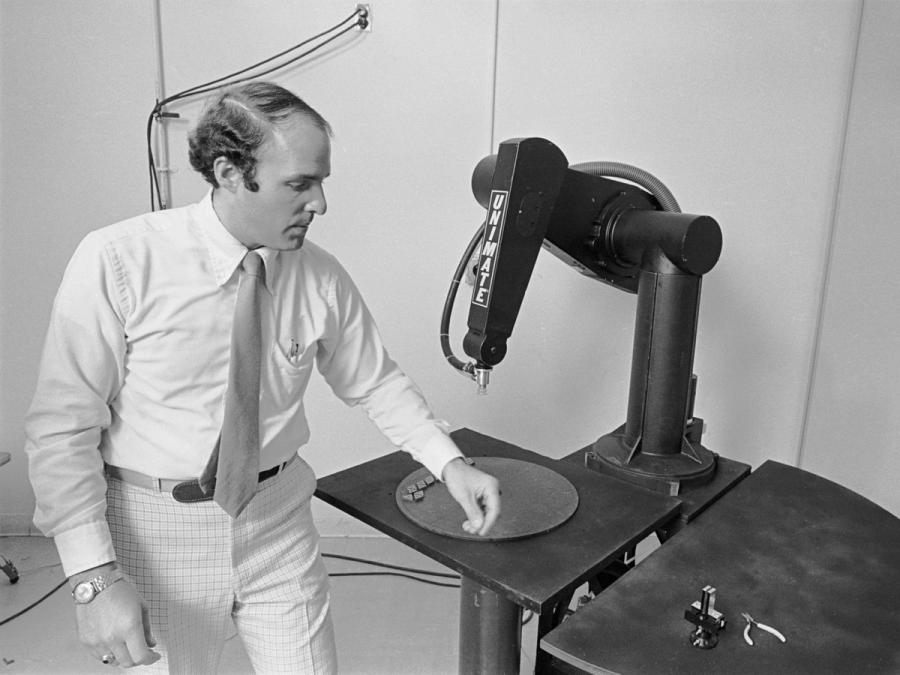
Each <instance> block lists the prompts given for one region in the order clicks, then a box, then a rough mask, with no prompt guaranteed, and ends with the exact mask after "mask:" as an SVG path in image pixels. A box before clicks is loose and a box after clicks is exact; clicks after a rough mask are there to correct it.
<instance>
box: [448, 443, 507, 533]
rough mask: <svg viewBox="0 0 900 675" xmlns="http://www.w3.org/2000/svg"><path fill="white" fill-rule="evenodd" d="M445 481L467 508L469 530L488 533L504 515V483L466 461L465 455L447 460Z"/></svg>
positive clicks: (466, 524)
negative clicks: (502, 503)
mask: <svg viewBox="0 0 900 675" xmlns="http://www.w3.org/2000/svg"><path fill="white" fill-rule="evenodd" d="M441 478H442V480H443V481H444V485H446V486H447V490H448V491H449V492H450V496H451V497H453V498H454V499H455V500H456V501H457V502H459V505H460V506H461V507H462V509H463V511H465V512H466V519H467V520H466V521H465V522H464V523H463V525H462V527H463V529H464V530H465V531H466V532H468V533H469V534H478V535H480V536H484V535H486V534H487V533H488V532H489V531H490V529H491V527H493V525H494V523H495V522H496V520H497V517H498V516H499V515H500V483H499V482H498V481H497V479H496V478H494V477H493V476H491V475H489V474H486V473H485V472H484V471H481V470H479V469H476V468H475V467H474V466H471V465H469V464H466V462H465V460H464V459H463V458H462V457H457V458H456V459H452V460H450V461H449V462H447V464H446V466H444V471H443V475H442V477H441Z"/></svg>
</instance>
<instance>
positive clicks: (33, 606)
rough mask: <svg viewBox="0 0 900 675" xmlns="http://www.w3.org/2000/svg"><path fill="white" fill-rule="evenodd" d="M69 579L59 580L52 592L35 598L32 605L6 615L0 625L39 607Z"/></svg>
mask: <svg viewBox="0 0 900 675" xmlns="http://www.w3.org/2000/svg"><path fill="white" fill-rule="evenodd" d="M67 581H68V579H63V580H62V581H60V582H59V585H58V586H56V587H55V588H54V589H53V590H51V591H50V592H48V593H47V594H46V595H44V596H43V597H41V598H38V599H37V600H35V601H34V602H32V603H31V604H30V605H28V607H26V608H25V609H23V610H20V611H18V612H16V613H15V614H13V615H12V616H8V617H6V618H5V619H3V620H2V621H0V626H3V625H5V624H7V623H9V622H10V621H12V620H13V619H16V618H18V617H20V616H22V615H23V614H24V613H25V612H27V611H29V610H32V609H34V608H35V607H37V606H38V605H39V604H41V603H42V602H43V601H44V600H46V599H47V598H49V597H50V596H51V595H53V594H54V593H56V591H58V590H59V589H60V588H62V587H63V586H65V585H66V582H67Z"/></svg>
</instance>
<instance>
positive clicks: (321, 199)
mask: <svg viewBox="0 0 900 675" xmlns="http://www.w3.org/2000/svg"><path fill="white" fill-rule="evenodd" d="M304 210H306V211H312V212H313V213H315V214H316V215H318V216H323V215H325V212H326V211H327V210H328V202H326V201H325V190H324V189H323V188H322V186H321V185H318V186H316V187H315V188H314V194H313V197H312V199H310V200H309V201H308V202H306V208H305V209H304Z"/></svg>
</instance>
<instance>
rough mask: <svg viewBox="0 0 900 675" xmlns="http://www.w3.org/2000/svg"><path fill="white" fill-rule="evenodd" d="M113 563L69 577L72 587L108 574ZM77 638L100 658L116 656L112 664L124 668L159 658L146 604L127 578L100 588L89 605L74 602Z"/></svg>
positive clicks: (142, 664) (146, 663) (143, 664)
mask: <svg viewBox="0 0 900 675" xmlns="http://www.w3.org/2000/svg"><path fill="white" fill-rule="evenodd" d="M114 569H115V565H114V564H110V565H103V566H101V567H98V568H95V569H92V570H89V571H87V572H81V573H80V574H77V575H73V576H72V577H70V579H69V582H70V584H71V585H72V586H74V585H75V584H77V583H78V582H80V581H84V580H87V579H90V578H91V577H93V576H97V575H98V574H104V573H109V572H110V571H112V570H114ZM75 619H76V621H77V623H78V637H79V639H80V640H81V642H82V644H84V645H85V646H86V647H87V648H88V649H89V650H90V651H91V653H92V654H93V655H94V656H95V657H96V658H97V659H99V660H102V659H103V657H104V656H106V657H109V656H110V655H112V656H114V657H115V660H114V661H111V662H110V665H116V666H120V667H122V668H131V667H132V666H146V665H150V664H151V663H155V662H156V661H158V660H159V659H160V655H159V653H158V652H155V651H153V650H152V649H151V647H155V646H156V641H155V640H154V639H153V637H152V635H151V634H150V615H149V613H148V611H147V605H146V603H145V602H144V601H143V599H142V598H141V596H140V594H139V593H138V591H137V589H136V588H135V587H134V584H132V583H131V581H130V580H129V579H128V578H125V579H122V580H121V581H118V582H116V583H114V584H112V585H110V586H108V587H107V588H105V589H104V590H102V591H100V592H99V593H98V594H97V595H96V596H95V597H94V599H93V600H91V601H90V602H88V603H86V604H83V605H82V604H76V605H75Z"/></svg>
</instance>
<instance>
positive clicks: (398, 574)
mask: <svg viewBox="0 0 900 675" xmlns="http://www.w3.org/2000/svg"><path fill="white" fill-rule="evenodd" d="M328 576H330V577H406V578H407V579H413V580H415V581H420V582H422V583H423V584H430V585H432V586H443V587H444V588H459V584H442V583H441V582H439V581H431V579H421V578H419V577H415V576H413V575H411V574H403V573H402V572H336V573H331V574H329V575H328Z"/></svg>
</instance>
